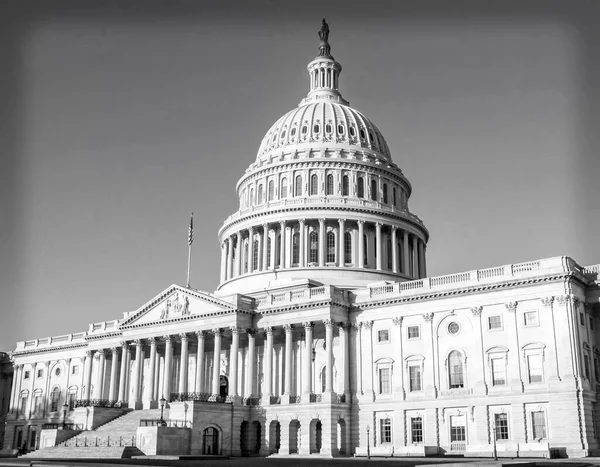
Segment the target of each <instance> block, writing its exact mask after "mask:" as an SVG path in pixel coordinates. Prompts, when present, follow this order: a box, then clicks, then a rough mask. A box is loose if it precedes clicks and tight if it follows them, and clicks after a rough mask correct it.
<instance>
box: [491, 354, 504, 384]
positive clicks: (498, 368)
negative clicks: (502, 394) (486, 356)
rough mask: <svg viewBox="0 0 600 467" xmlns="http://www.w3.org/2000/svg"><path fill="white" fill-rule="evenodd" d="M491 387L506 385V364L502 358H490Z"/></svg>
mask: <svg viewBox="0 0 600 467" xmlns="http://www.w3.org/2000/svg"><path fill="white" fill-rule="evenodd" d="M491 364H492V385H493V386H504V385H505V384H506V364H505V363H504V358H492V360H491Z"/></svg>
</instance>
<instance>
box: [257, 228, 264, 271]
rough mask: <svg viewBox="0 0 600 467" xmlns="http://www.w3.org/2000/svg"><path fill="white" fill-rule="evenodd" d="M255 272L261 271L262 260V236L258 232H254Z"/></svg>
mask: <svg viewBox="0 0 600 467" xmlns="http://www.w3.org/2000/svg"><path fill="white" fill-rule="evenodd" d="M256 242H257V243H256V270H257V271H262V269H263V268H262V259H263V246H262V243H263V236H262V235H261V234H260V232H259V231H257V232H256Z"/></svg>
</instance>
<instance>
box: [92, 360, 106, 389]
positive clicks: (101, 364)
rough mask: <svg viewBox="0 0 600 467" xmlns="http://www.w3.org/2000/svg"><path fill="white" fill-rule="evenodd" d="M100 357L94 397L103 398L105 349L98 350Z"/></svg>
mask: <svg viewBox="0 0 600 467" xmlns="http://www.w3.org/2000/svg"><path fill="white" fill-rule="evenodd" d="M96 358H97V359H98V373H97V374H96V387H95V388H94V399H102V389H103V385H104V362H105V356H104V349H100V350H98V351H96Z"/></svg>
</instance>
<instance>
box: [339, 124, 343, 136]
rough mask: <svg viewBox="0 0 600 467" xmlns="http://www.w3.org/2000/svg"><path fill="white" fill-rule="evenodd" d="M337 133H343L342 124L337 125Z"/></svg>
mask: <svg viewBox="0 0 600 467" xmlns="http://www.w3.org/2000/svg"><path fill="white" fill-rule="evenodd" d="M338 133H339V134H340V135H343V134H344V125H338Z"/></svg>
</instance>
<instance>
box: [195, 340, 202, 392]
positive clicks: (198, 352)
mask: <svg viewBox="0 0 600 467" xmlns="http://www.w3.org/2000/svg"><path fill="white" fill-rule="evenodd" d="M196 337H197V338H198V349H197V350H196V385H195V387H194V390H195V391H196V392H202V380H203V379H204V331H196Z"/></svg>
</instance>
